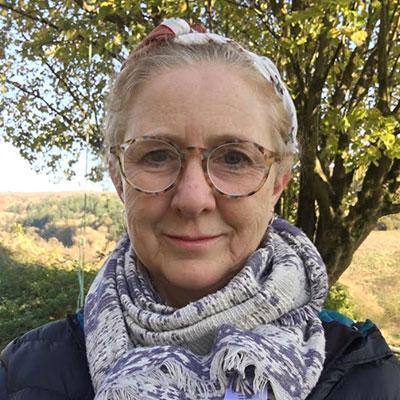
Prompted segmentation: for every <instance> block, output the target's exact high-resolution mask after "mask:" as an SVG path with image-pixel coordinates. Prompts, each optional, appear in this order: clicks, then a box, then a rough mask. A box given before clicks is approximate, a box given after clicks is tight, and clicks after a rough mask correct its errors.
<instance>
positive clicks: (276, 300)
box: [85, 219, 328, 400]
mask: <svg viewBox="0 0 400 400" xmlns="http://www.w3.org/2000/svg"><path fill="white" fill-rule="evenodd" d="M327 288H328V285H327V276H326V270H325V266H324V264H323V262H322V260H321V257H320V255H319V254H318V252H317V250H316V249H315V247H314V245H313V244H312V243H311V242H310V240H309V239H308V238H307V237H306V235H304V233H302V232H301V231H300V230H298V229H297V228H295V227H293V226H292V225H290V224H288V223H287V222H286V221H284V220H282V219H277V220H275V221H274V223H273V225H272V226H270V227H269V228H268V230H267V232H266V235H265V237H264V239H263V241H262V243H261V245H260V247H259V248H258V249H257V250H256V251H255V252H254V253H253V254H252V255H251V256H250V257H249V258H248V260H247V262H246V263H245V265H244V267H243V268H242V270H241V271H240V272H239V273H238V274H237V275H236V276H235V277H234V278H233V279H232V280H231V281H230V282H229V283H228V284H227V285H226V286H225V287H224V288H223V289H221V290H219V291H217V292H215V293H213V294H210V295H208V296H205V297H203V298H201V299H200V300H197V301H194V302H193V303H190V304H188V305H187V306H185V307H183V308H179V309H177V308H174V307H171V306H168V305H165V304H163V303H162V301H161V299H160V298H159V296H158V295H157V293H156V292H155V290H154V289H153V288H152V286H151V284H150V283H149V279H148V277H147V274H146V272H145V269H144V268H143V267H142V266H141V265H140V263H139V262H138V260H137V258H136V256H135V253H134V251H133V250H132V247H131V244H130V241H129V238H128V237H127V236H126V237H124V238H123V239H122V240H121V241H120V242H119V244H118V245H117V247H116V249H115V250H114V252H113V253H112V255H111V256H110V258H109V259H108V261H107V262H106V264H105V265H104V267H103V268H102V269H101V271H100V272H99V274H98V275H97V277H96V279H95V281H94V282H93V284H92V287H91V288H90V291H89V293H88V295H87V298H86V305H85V335H86V347H87V357H88V361H89V367H90V374H91V377H92V381H93V385H94V390H95V393H96V397H95V398H96V400H106V399H107V400H109V399H113V400H114V399H124V400H129V399H143V400H147V399H158V400H178V399H179V400H194V399H196V400H197V399H212V400H217V399H223V398H224V395H225V393H226V392H227V390H228V389H230V388H233V389H234V390H235V391H239V392H243V393H259V392H262V391H264V390H265V391H267V390H270V391H272V392H273V394H274V396H275V398H276V399H277V400H286V399H287V400H289V399H290V400H293V399H305V398H306V397H307V395H308V394H309V393H310V391H311V389H312V388H313V387H314V386H315V385H316V383H317V381H318V378H319V376H320V373H321V371H322V367H323V363H324V358H325V356H324V348H325V338H324V332H323V328H322V325H321V322H320V320H319V319H318V312H319V311H320V309H321V307H322V304H323V302H324V299H325V296H326V293H327Z"/></svg>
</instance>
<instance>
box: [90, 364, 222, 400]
mask: <svg viewBox="0 0 400 400" xmlns="http://www.w3.org/2000/svg"><path fill="white" fill-rule="evenodd" d="M224 382H226V380H216V381H215V382H210V381H205V380H204V381H202V380H200V379H199V377H198V376H197V375H195V374H194V373H193V372H192V371H190V370H189V369H187V368H183V367H182V366H181V365H179V364H177V363H173V362H164V363H163V364H162V365H161V366H160V367H158V368H155V369H153V370H151V371H146V372H145V373H143V374H140V375H135V376H132V377H131V378H130V379H127V378H124V379H123V381H118V380H117V381H116V382H115V383H113V385H112V386H108V389H106V390H105V391H104V392H103V391H101V390H100V392H99V393H98V394H97V395H96V400H109V399H112V400H120V399H121V400H131V399H135V400H136V399H139V398H140V399H143V400H145V399H147V397H144V396H145V394H148V393H150V394H149V396H154V398H156V397H155V394H153V395H152V394H151V392H153V393H154V388H156V387H157V386H162V387H163V388H164V389H165V388H173V389H175V390H176V391H178V392H184V393H185V395H186V396H187V398H188V399H193V400H197V399H209V398H210V396H212V397H214V396H215V395H217V396H221V397H222V396H223V395H224V393H225V389H226V385H224ZM149 398H153V397H149Z"/></svg>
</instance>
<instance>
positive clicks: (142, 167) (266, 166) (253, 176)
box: [110, 136, 280, 198]
mask: <svg viewBox="0 0 400 400" xmlns="http://www.w3.org/2000/svg"><path fill="white" fill-rule="evenodd" d="M110 152H111V153H112V154H114V155H115V156H116V157H117V159H118V162H119V165H120V169H121V173H122V176H123V178H124V179H125V181H126V182H127V183H128V184H129V185H131V186H132V187H133V188H134V189H136V190H138V191H139V192H144V193H148V194H158V193H163V192H166V191H168V190H171V189H172V188H173V187H174V186H175V184H176V182H177V180H178V178H179V176H180V174H181V171H182V166H183V165H184V164H185V160H186V157H187V154H189V153H193V154H199V155H200V156H201V160H202V168H203V171H204V175H205V178H206V180H207V182H208V184H209V185H210V187H212V188H213V189H214V190H215V191H216V192H218V193H219V194H221V195H224V196H228V197H234V198H236V197H246V196H251V195H253V194H254V193H256V192H257V191H258V190H260V188H261V187H262V186H263V184H264V183H265V181H266V180H267V178H268V174H269V171H270V169H271V166H272V164H273V163H274V162H279V161H280V157H279V156H278V155H277V154H276V153H274V152H272V151H270V150H267V149H266V148H264V147H263V146H261V145H259V144H257V143H253V142H248V141H243V140H235V141H231V142H228V143H223V144H220V145H218V146H216V147H212V148H207V149H205V148H201V147H195V146H189V147H186V148H184V149H181V148H180V147H179V146H178V145H177V144H175V143H173V142H171V141H169V140H166V139H160V138H157V137H154V136H143V137H140V138H136V139H130V140H127V141H126V142H124V143H122V144H120V145H117V146H112V147H111V148H110Z"/></svg>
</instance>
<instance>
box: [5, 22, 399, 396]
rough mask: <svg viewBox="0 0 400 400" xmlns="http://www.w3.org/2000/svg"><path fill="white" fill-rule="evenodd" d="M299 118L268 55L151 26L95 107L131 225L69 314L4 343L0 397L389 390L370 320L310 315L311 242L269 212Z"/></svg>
mask: <svg viewBox="0 0 400 400" xmlns="http://www.w3.org/2000/svg"><path fill="white" fill-rule="evenodd" d="M296 130H297V121H296V113H295V109H294V105H293V102H292V100H291V98H290V96H289V94H288V92H287V89H286V87H285V86H284V84H283V82H282V81H281V78H280V75H279V73H278V71H277V69H276V67H275V66H274V64H273V63H272V62H271V61H270V60H269V59H267V58H264V57H259V56H257V55H255V54H253V53H250V52H248V51H247V50H245V49H244V48H242V47H241V46H240V45H238V44H237V43H235V42H233V41H230V40H229V39H226V38H224V37H221V36H218V35H214V34H207V33H205V32H204V30H203V29H201V28H199V27H195V28H190V26H189V25H188V24H187V23H186V22H185V21H183V20H167V21H165V22H164V23H163V24H162V25H161V26H159V27H158V28H156V29H155V30H154V31H153V32H152V33H151V34H150V35H149V36H148V37H147V38H146V40H144V42H142V43H141V45H140V46H139V47H138V48H137V49H136V50H135V51H134V52H133V53H132V54H131V55H130V56H129V58H128V59H127V61H126V62H125V63H124V65H123V67H122V70H121V72H120V74H119V76H118V77H117V79H116V82H115V84H114V87H113V90H112V93H111V97H110V103H109V110H108V120H107V129H106V131H107V139H108V143H109V148H110V161H109V167H110V174H111V177H112V179H113V182H114V185H115V187H116V190H117V192H118V194H119V196H120V198H121V200H122V202H123V204H124V208H125V212H126V223H127V230H128V235H127V236H126V237H124V238H123V239H122V240H121V241H120V242H119V244H118V245H117V247H116V249H115V250H114V252H113V253H112V254H111V256H110V258H109V259H108V261H107V262H106V264H105V265H104V267H103V268H102V270H101V271H100V272H99V274H98V275H97V277H96V279H95V281H94V282H93V284H92V286H91V289H90V290H89V293H88V295H87V298H86V304H85V309H84V316H82V313H79V314H78V315H77V316H70V317H69V318H68V320H67V322H65V321H59V322H57V323H55V324H51V325H47V326H45V327H42V328H39V329H38V330H35V331H33V332H30V333H28V334H27V335H25V336H24V337H22V338H19V339H17V340H16V341H14V342H12V343H11V344H10V345H9V347H8V348H7V349H6V350H5V352H4V353H3V356H2V362H3V369H2V370H1V371H2V372H0V382H2V384H0V399H3V398H5V399H25V398H26V399H28V398H29V399H36V398H37V399H56V398H57V399H58V398H60V399H61V398H73V399H78V398H79V399H92V398H95V399H99V400H100V399H224V398H225V399H245V398H246V399H247V398H249V399H250V398H251V399H267V398H268V399H277V400H280V399H306V398H307V399H313V400H314V399H328V398H329V399H367V398H368V399H399V398H400V384H399V381H400V379H399V378H400V372H399V368H398V365H397V364H396V362H395V360H394V357H393V355H392V354H391V353H390V351H389V349H388V347H387V345H386V343H385V342H384V340H383V339H382V338H381V336H380V334H379V331H378V330H377V329H376V327H374V326H373V325H372V324H370V325H368V324H364V325H356V324H352V328H349V327H347V326H346V324H343V323H339V322H338V321H334V320H332V321H330V322H329V321H328V319H329V318H331V315H327V316H326V315H325V318H324V321H322V320H321V319H320V317H319V312H320V310H321V307H322V304H323V302H324V299H325V297H326V293H327V289H328V284H327V276H326V271H325V267H324V265H323V263H322V260H321V258H320V256H319V255H318V253H317V251H316V249H315V248H314V246H313V245H312V243H311V242H310V241H309V240H308V239H307V237H306V236H305V235H304V234H303V233H302V232H301V231H299V230H298V229H296V228H295V227H293V226H291V225H289V224H288V223H287V222H285V221H283V220H281V219H275V218H274V214H273V209H274V205H275V204H276V202H277V201H278V199H279V196H280V195H281V193H282V191H283V189H284V188H285V187H286V185H287V183H288V181H289V179H290V176H291V174H290V170H291V162H292V159H293V157H294V155H295V153H296V150H297V143H296V138H295V136H296ZM85 346H86V347H85ZM86 359H87V360H86ZM21 360H24V361H21ZM60 360H62V363H61V364H60ZM1 374H2V375H3V377H1ZM1 390H3V392H1ZM2 396H3V397H2Z"/></svg>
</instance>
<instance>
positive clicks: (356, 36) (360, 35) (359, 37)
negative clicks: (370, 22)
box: [350, 31, 368, 46]
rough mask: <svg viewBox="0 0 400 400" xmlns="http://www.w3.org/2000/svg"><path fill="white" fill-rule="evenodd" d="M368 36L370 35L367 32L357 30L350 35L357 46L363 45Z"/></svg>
mask: <svg viewBox="0 0 400 400" xmlns="http://www.w3.org/2000/svg"><path fill="white" fill-rule="evenodd" d="M367 36H368V33H367V32H365V31H357V32H354V33H353V34H352V35H351V36H350V39H351V40H352V41H353V42H354V43H355V45H356V46H361V45H362V44H363V43H364V42H365V39H366V38H367Z"/></svg>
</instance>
